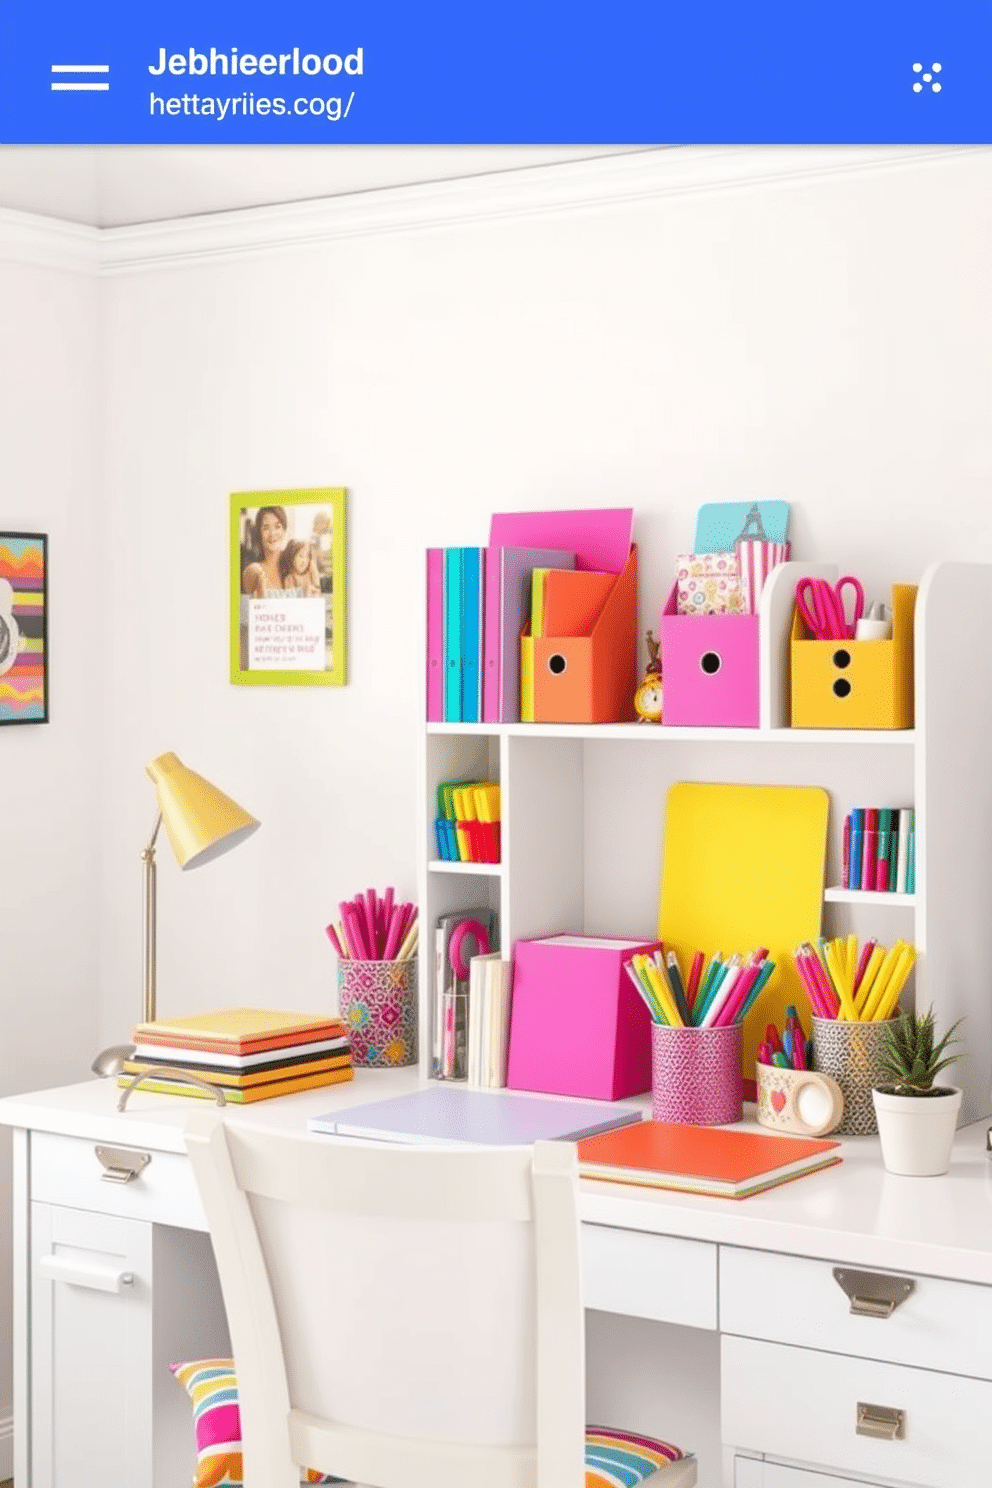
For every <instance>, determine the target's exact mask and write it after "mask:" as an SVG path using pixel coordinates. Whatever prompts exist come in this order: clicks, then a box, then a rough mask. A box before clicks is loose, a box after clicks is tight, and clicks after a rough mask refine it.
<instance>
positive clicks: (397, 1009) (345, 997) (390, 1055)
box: [338, 956, 417, 1069]
mask: <svg viewBox="0 0 992 1488" xmlns="http://www.w3.org/2000/svg"><path fill="white" fill-rule="evenodd" d="M338 1012H339V1013H340V1016H341V1017H342V1018H343V1019H344V1021H345V1023H346V1024H347V1026H348V1037H349V1038H350V1040H351V1059H352V1063H353V1064H354V1065H355V1066H356V1067H361V1068H364V1069H395V1068H398V1067H399V1066H400V1065H404V1064H416V1062H417V958H416V956H413V957H411V959H410V960H409V961H339V962H338Z"/></svg>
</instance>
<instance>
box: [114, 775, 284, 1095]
mask: <svg viewBox="0 0 992 1488" xmlns="http://www.w3.org/2000/svg"><path fill="white" fill-rule="evenodd" d="M145 768H146V770H147V772H148V774H149V776H150V777H151V779H152V780H153V781H154V782H155V790H156V794H157V796H158V814H157V816H156V818H155V826H154V828H153V830H152V835H151V837H150V838H149V839H148V846H147V847H146V848H145V850H144V852H143V853H142V854H141V861H142V863H143V864H144V874H143V905H144V927H143V953H144V974H143V987H144V1011H143V1014H142V1017H143V1021H144V1022H146V1023H150V1022H151V1021H152V1020H153V1019H154V1018H155V1016H156V986H155V960H156V956H155V917H156V907H155V906H156V882H155V839H156V838H157V836H158V829H159V827H161V826H162V825H163V823H164V825H165V830H166V834H167V836H168V838H169V841H170V842H171V843H172V850H173V852H174V853H175V855H176V859H177V861H178V863H179V866H180V868H182V869H183V870H185V869H188V868H199V867H200V866H201V864H203V863H209V862H211V860H212V859H213V858H219V857H220V855H221V853H226V852H227V851H228V850H229V849H230V848H232V847H237V846H238V844H239V843H240V842H244V840H245V838H246V837H250V836H251V834H252V832H254V831H256V830H257V828H258V827H259V826H260V823H259V822H258V821H256V820H255V818H254V817H253V816H249V814H248V812H247V811H244V810H242V808H241V807H240V806H239V805H238V804H237V803H236V802H235V801H232V800H231V798H230V796H225V795H224V792H223V791H220V790H218V789H217V787H216V786H215V785H211V784H210V782H209V780H204V778H203V776H202V775H197V774H196V772H195V771H194V770H188V769H187V768H186V766H185V765H184V764H183V763H182V761H181V760H180V759H178V758H177V756H176V755H174V754H160V755H159V757H158V759H154V760H152V762H151V764H150V765H146V766H145ZM133 1054H134V1045H133V1044H114V1045H112V1046H111V1047H110V1048H109V1049H103V1050H102V1051H101V1052H100V1053H99V1054H98V1055H97V1056H96V1058H95V1059H94V1061H93V1064H92V1069H93V1073H94V1074H96V1075H104V1076H105V1075H117V1074H119V1073H120V1072H121V1070H122V1068H123V1066H124V1061H125V1060H126V1059H130V1058H131V1056H132V1055H133Z"/></svg>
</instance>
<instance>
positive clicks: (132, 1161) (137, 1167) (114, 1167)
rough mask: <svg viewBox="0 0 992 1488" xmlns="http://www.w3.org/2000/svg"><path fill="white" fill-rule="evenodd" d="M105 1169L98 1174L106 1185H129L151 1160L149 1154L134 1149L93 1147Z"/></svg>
mask: <svg viewBox="0 0 992 1488" xmlns="http://www.w3.org/2000/svg"><path fill="white" fill-rule="evenodd" d="M93 1151H94V1152H95V1153H96V1155H97V1157H98V1158H99V1159H100V1162H101V1163H102V1164H103V1167H104V1169H105V1171H104V1172H102V1173H101V1174H100V1177H101V1179H102V1180H104V1181H105V1182H107V1183H130V1182H131V1179H132V1178H137V1176H138V1174H139V1173H140V1172H141V1171H142V1169H143V1168H147V1166H148V1164H149V1163H150V1162H151V1160H152V1155H151V1153H150V1152H139V1151H138V1150H137V1148H136V1147H94V1148H93Z"/></svg>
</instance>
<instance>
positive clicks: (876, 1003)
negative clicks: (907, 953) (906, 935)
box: [863, 940, 903, 1023]
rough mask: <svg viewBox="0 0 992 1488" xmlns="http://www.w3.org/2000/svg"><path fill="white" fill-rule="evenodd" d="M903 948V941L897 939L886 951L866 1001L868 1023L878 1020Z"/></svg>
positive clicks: (866, 1019) (865, 1017)
mask: <svg viewBox="0 0 992 1488" xmlns="http://www.w3.org/2000/svg"><path fill="white" fill-rule="evenodd" d="M902 948H903V942H902V941H901V940H897V941H896V943H895V945H894V946H890V947H889V949H888V950H887V951H886V953H885V960H884V961H883V962H882V965H881V966H880V968H879V972H878V976H877V977H876V978H875V985H874V987H873V988H872V993H871V996H870V997H869V999H868V1001H867V1002H866V1003H865V1010H864V1015H863V1017H864V1021H865V1022H866V1023H875V1022H877V1021H878V1010H879V1008H880V1007H881V1005H882V999H883V998H884V996H885V990H886V988H887V987H888V985H889V980H890V978H891V976H892V972H893V970H894V969H895V964H896V962H897V961H898V960H899V957H900V955H901V953H902Z"/></svg>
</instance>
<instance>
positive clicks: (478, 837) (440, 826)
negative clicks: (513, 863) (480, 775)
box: [434, 780, 500, 863]
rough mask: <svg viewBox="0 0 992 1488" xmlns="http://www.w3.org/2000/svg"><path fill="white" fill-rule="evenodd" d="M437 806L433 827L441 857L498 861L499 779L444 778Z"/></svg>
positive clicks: (449, 860) (439, 787)
mask: <svg viewBox="0 0 992 1488" xmlns="http://www.w3.org/2000/svg"><path fill="white" fill-rule="evenodd" d="M437 810H438V815H437V818H436V820H435V822H434V831H435V834H436V837H437V851H438V857H439V858H441V859H442V861H444V862H451V863H498V862H499V851H500V841H499V838H500V833H499V828H500V820H499V813H500V807H499V781H498V780H443V781H442V782H441V783H440V785H439V786H438V788H437Z"/></svg>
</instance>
